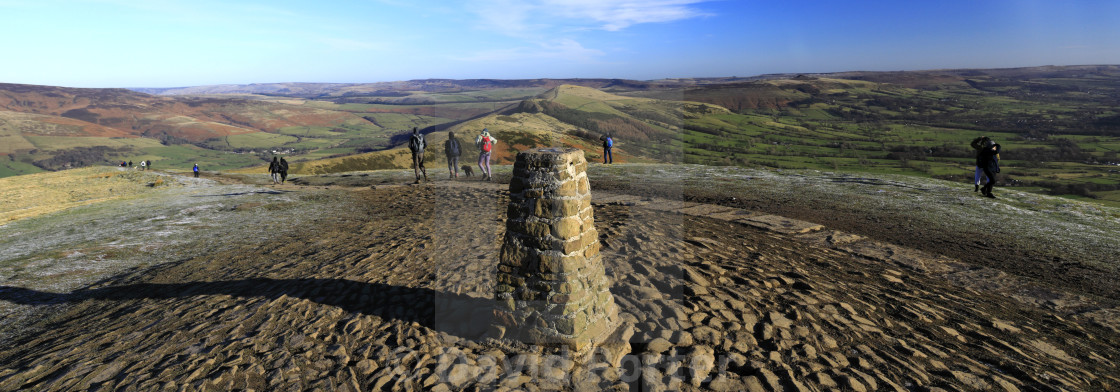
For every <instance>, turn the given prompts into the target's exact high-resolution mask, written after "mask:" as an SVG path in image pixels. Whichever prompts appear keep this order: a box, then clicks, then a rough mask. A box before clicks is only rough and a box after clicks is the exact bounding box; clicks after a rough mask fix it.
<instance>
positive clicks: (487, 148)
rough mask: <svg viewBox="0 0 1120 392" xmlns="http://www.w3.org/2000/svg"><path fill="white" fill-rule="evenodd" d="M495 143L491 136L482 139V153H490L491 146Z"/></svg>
mask: <svg viewBox="0 0 1120 392" xmlns="http://www.w3.org/2000/svg"><path fill="white" fill-rule="evenodd" d="M492 141H493V139H491V138H490V137H489V136H483V137H482V152H490V148H491V147H490V144H491V142H492Z"/></svg>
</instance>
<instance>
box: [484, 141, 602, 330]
mask: <svg viewBox="0 0 1120 392" xmlns="http://www.w3.org/2000/svg"><path fill="white" fill-rule="evenodd" d="M586 171H587V160H586V159H584V157H583V150H579V149H574V148H538V149H532V150H529V151H523V152H521V153H519V154H517V162H516V163H515V164H514V166H513V179H512V180H511V181H510V183H509V193H510V202H509V211H508V214H509V216H508V220H507V221H506V235H505V242H504V243H503V244H502V253H501V263H500V264H499V265H498V276H497V278H498V279H497V287H496V293H495V296H496V299H497V302H498V303H497V306H496V309H495V310H494V313H495V314H494V315H495V320H494V324H495V327H496V331H497V334H498V335H500V336H502V337H505V338H510V339H520V340H522V341H524V342H527V343H532V344H540V345H567V346H568V347H570V348H572V349H573V350H575V351H577V352H581V351H585V350H586V349H588V348H591V347H594V346H596V345H598V344H599V343H602V342H603V340H604V339H606V338H607V336H608V335H610V333H611V332H613V331H614V329H615V327H617V325H618V320H619V319H618V308H617V306H616V305H615V303H614V297H612V296H611V292H610V290H609V289H610V282H608V281H607V278H606V275H605V271H604V269H603V262H602V258H601V257H600V255H599V237H598V233H597V232H596V230H595V218H594V216H593V215H592V209H591V189H590V185H589V184H588V181H587V173H586Z"/></svg>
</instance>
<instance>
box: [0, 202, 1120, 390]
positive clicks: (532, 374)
mask: <svg viewBox="0 0 1120 392" xmlns="http://www.w3.org/2000/svg"><path fill="white" fill-rule="evenodd" d="M291 189H292V190H291V192H293V194H294V193H298V192H301V191H300V190H299V188H298V187H292V188H291ZM337 192H338V194H339V195H345V196H344V197H346V198H352V200H354V201H356V202H355V203H347V205H353V206H355V207H354V208H353V210H352V211H349V213H348V214H346V215H344V216H342V217H337V218H329V219H322V220H319V221H316V222H313V223H312V224H308V225H307V226H306V227H303V228H302V229H301V230H295V231H290V232H285V233H283V234H282V235H267V234H262V235H261V236H260V238H257V239H255V240H252V239H246V240H244V241H243V242H241V243H239V244H238V245H237V246H231V247H228V248H221V249H219V250H216V251H215V252H212V253H206V254H201V255H197V256H193V257H188V258H185V259H183V260H178V261H174V262H169V263H164V264H160V265H159V266H155V267H152V268H149V269H145V270H141V271H136V272H133V273H129V274H125V275H122V276H118V277H115V278H112V279H108V280H105V281H102V282H99V283H97V284H95V285H92V286H90V287H87V288H83V289H80V290H77V291H73V292H68V293H52V292H47V291H41V290H32V289H27V288H17V287H5V288H4V289H3V290H0V300H3V301H18V302H20V303H23V304H25V305H31V306H38V304H64V305H65V306H61V307H58V308H57V312H55V313H54V314H51V315H49V316H48V317H45V318H43V319H40V320H38V321H36V322H35V323H34V324H33V325H29V326H28V328H29V329H31V330H35V331H37V332H36V333H34V334H28V335H26V336H24V337H23V338H22V339H21V340H20V341H18V342H16V344H13V345H11V346H6V347H4V348H3V349H0V390H20V389H26V390H73V389H82V390H85V389H90V390H205V389H211V390H233V389H252V390H313V389H320V390H355V391H367V390H464V389H478V390H490V389H498V390H513V389H525V390H558V389H559V390H634V391H637V390H750V391H779V390H797V391H815V390H830V389H840V390H855V391H861V390H864V391H869V390H900V391H905V390H939V389H940V390H1007V391H1015V390H1022V391H1029V390H1041V391H1049V390H1068V391H1080V390H1115V389H1117V388H1120V375H1118V374H1117V370H1116V369H1117V368H1118V366H1117V364H1116V361H1117V358H1120V347H1118V346H1117V343H1116V342H1120V339H1118V338H1120V336H1118V335H1120V334H1117V333H1116V331H1115V330H1113V329H1110V328H1109V327H1108V326H1107V325H1099V324H1102V323H1097V322H1093V321H1092V319H1091V317H1089V316H1088V315H1086V312H1084V311H1083V310H1084V309H1085V306H1089V305H1085V303H1078V302H1075V301H1076V300H1078V299H1077V298H1072V297H1061V298H1058V301H1052V302H1053V303H1031V302H1030V301H1029V298H1033V297H1029V296H1024V297H1023V298H1019V299H1015V298H1009V293H1012V294H1013V293H1023V292H1030V291H1031V290H1033V289H1030V288H1029V287H1028V286H1029V285H1028V284H1027V283H1023V282H1018V281H1016V282H1011V283H1006V284H1005V285H1003V286H1000V287H994V286H992V287H986V288H985V287H980V286H978V285H975V284H972V283H968V282H978V281H980V280H979V277H973V278H975V279H977V280H973V281H968V282H964V280H961V279H958V281H956V282H955V283H954V279H953V278H952V277H954V276H962V274H972V275H977V276H979V275H982V274H981V273H979V272H977V271H982V270H978V269H976V268H974V267H968V266H961V265H957V264H954V263H953V262H952V261H951V260H943V259H938V258H936V257H932V256H929V255H925V254H920V253H911V252H909V251H907V250H906V249H904V248H899V247H892V246H891V245H889V244H882V243H878V242H875V241H870V240H867V239H865V238H860V237H859V236H853V235H850V234H844V233H841V232H836V231H833V230H829V229H828V228H825V227H820V226H817V225H812V224H808V223H804V222H798V221H793V220H787V219H783V218H780V217H774V216H766V215H761V214H753V213H750V212H743V211H739V210H734V209H730V208H724V207H717V206H711V205H704V204H688V203H683V202H680V201H673V200H665V199H654V198H644V197H639V196H630V195H623V194H608V193H602V194H598V193H597V194H595V195H594V199H593V200H594V202H593V206H594V207H595V212H594V213H595V221H596V226H597V229H598V231H599V233H600V239H601V241H602V243H603V255H604V257H603V261H604V263H605V265H606V268H607V274H608V276H609V277H610V279H611V280H612V292H613V294H614V296H615V300H616V301H617V303H618V304H619V310H620V315H621V316H622V318H623V319H624V320H626V321H627V324H628V325H629V326H630V327H629V331H628V333H626V334H625V335H626V336H627V337H629V341H630V343H631V345H632V352H631V355H628V356H626V357H623V358H619V359H617V360H612V359H608V358H603V357H597V358H594V359H592V360H590V361H588V362H584V363H577V362H575V361H572V360H571V356H569V355H567V353H566V352H564V351H563V350H556V349H552V348H541V347H533V346H527V345H524V344H519V343H516V342H498V341H493V340H490V339H486V338H483V337H482V336H483V335H484V333H485V331H484V329H483V328H482V327H481V326H483V325H485V322H486V320H487V317H488V314H487V313H485V311H484V310H485V309H486V307H487V306H488V304H489V301H490V298H491V296H492V293H493V285H494V269H495V266H496V264H497V256H498V247H499V246H500V243H501V235H502V233H503V230H504V219H505V212H506V210H505V206H506V203H507V202H508V196H507V195H506V194H505V191H504V190H503V187H502V186H501V185H496V184H494V185H492V184H481V183H466V184H464V183H447V182H437V183H435V184H434V185H424V186H379V187H377V188H375V189H369V188H364V189H355V190H342V191H337ZM259 208H261V211H270V212H271V211H276V210H273V209H269V208H268V207H267V206H260V207H259ZM279 213H282V210H281V212H279ZM988 281H993V282H999V281H1000V280H999V279H994V280H992V279H990V280H988ZM962 282H964V283H962ZM1058 294H1060V293H1056V294H1055V295H1058ZM1062 301H1065V302H1062ZM1059 303H1061V304H1067V305H1068V306H1066V307H1060V306H1057V305H1055V304H1059ZM1090 305H1091V304H1090ZM1078 306H1081V307H1078ZM122 342H127V344H122Z"/></svg>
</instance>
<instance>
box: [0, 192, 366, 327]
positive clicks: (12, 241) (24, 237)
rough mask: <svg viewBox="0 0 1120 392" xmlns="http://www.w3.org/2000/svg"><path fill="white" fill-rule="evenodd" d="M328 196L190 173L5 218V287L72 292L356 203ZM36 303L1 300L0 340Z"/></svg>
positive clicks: (279, 231)
mask: <svg viewBox="0 0 1120 392" xmlns="http://www.w3.org/2000/svg"><path fill="white" fill-rule="evenodd" d="M303 192H305V193H306V192H311V193H318V192H321V191H318V190H307V191H303ZM324 197H325V198H327V199H330V202H325V203H324V202H306V203H301V202H299V201H300V198H299V197H296V196H293V194H292V193H287V192H281V191H275V190H272V189H268V188H262V187H259V186H252V185H221V184H218V183H216V182H213V181H210V180H206V179H194V178H183V181H182V186H175V187H161V188H157V189H155V190H153V191H151V192H148V193H145V194H143V195H142V196H141V197H131V198H123V199H117V200H110V201H104V202H100V203H95V204H88V205H83V206H78V207H74V208H70V209H67V210H63V211H58V212H54V213H50V214H46V215H42V216H38V217H34V218H27V219H23V220H19V221H15V222H13V223H9V224H7V225H3V226H0V249H4V252H2V253H0V287H19V288H25V289H31V290H37V291H47V292H54V293H64V292H71V291H73V290H76V289H79V288H81V287H85V286H88V285H90V284H93V283H95V282H97V281H100V280H102V279H105V278H108V277H110V276H113V275H117V274H120V273H123V272H126V271H130V270H135V269H142V268H147V267H151V266H155V265H159V264H162V263H167V262H171V261H177V260H182V259H185V258H189V257H193V256H197V255H201V254H206V253H211V252H216V251H221V250H222V249H224V248H226V247H229V246H234V245H236V244H243V243H252V242H257V241H267V240H269V239H270V238H271V237H274V236H282V235H284V234H285V233H291V232H292V231H293V230H296V229H297V228H299V227H302V226H303V225H305V224H306V223H307V222H308V221H310V220H312V219H321V218H324V217H332V216H339V215H341V214H343V213H344V212H345V211H348V210H350V206H347V205H345V203H346V201H345V200H348V199H345V198H335V197H332V196H330V195H326V196H324ZM336 199H337V200H336ZM246 206H249V207H246ZM275 206H282V207H275ZM239 207H240V208H239ZM32 308H34V306H31V305H13V304H10V303H6V302H0V320H4V321H2V322H0V340H2V338H3V337H4V336H3V335H5V334H4V332H3V331H4V328H3V327H4V325H3V324H9V325H10V324H13V323H15V322H16V320H17V319H20V318H21V317H24V316H27V315H29V314H31V313H33V312H32V311H33V310H34V309H32Z"/></svg>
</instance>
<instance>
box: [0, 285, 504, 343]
mask: <svg viewBox="0 0 1120 392" xmlns="http://www.w3.org/2000/svg"><path fill="white" fill-rule="evenodd" d="M217 294H225V295H231V296H236V297H246V298H249V297H263V298H269V299H275V298H279V297H281V296H285V295H286V296H289V297H294V298H303V299H307V300H311V301H313V302H316V303H319V304H322V305H328V306H337V307H339V308H341V309H343V310H345V311H347V312H356V313H361V314H365V315H373V316H378V317H381V318H383V319H394V320H401V321H405V322H416V323H419V324H420V325H423V326H425V327H428V328H431V329H433V330H437V331H441V332H446V333H448V334H451V335H455V336H458V337H462V338H468V339H475V338H479V337H480V336H481V335H482V334H484V333H485V332H486V329H487V328H488V327H489V323H490V316H491V315H492V312H491V310H492V309H493V303H494V301H493V300H491V299H486V298H476V297H470V296H466V295H460V294H453V293H447V292H437V291H435V290H432V289H426V288H415V287H403V286H393V285H387V284H381V283H365V282H357V281H352V280H346V279H265V278H257V279H244V280H232V281H216V282H191V283H170V284H156V283H140V284H129V285H122V286H109V287H101V288H96V289H82V290H77V291H74V292H71V293H63V294H56V293H50V292H43V291H37V290H31V289H25V288H22V287H11V286H0V301H8V302H11V303H16V304H21V305H53V304H63V303H78V302H83V301H87V300H111V301H124V300H139V299H170V298H181V297H190V296H196V295H217Z"/></svg>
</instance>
